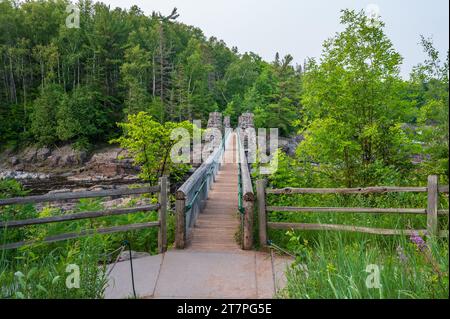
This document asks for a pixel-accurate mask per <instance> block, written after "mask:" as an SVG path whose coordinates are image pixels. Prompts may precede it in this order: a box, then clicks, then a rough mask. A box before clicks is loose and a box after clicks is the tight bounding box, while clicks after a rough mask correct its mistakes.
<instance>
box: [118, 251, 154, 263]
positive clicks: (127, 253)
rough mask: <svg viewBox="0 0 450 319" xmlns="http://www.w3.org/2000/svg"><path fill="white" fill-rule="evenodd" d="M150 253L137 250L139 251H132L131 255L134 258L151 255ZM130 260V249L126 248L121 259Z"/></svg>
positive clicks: (121, 254)
mask: <svg viewBox="0 0 450 319" xmlns="http://www.w3.org/2000/svg"><path fill="white" fill-rule="evenodd" d="M149 256H150V254H149V253H146V252H137V251H133V250H132V251H131V257H132V258H133V259H137V258H142V257H149ZM125 260H130V251H128V250H124V251H122V252H121V253H120V255H119V261H125Z"/></svg>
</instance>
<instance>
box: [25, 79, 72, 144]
mask: <svg viewBox="0 0 450 319" xmlns="http://www.w3.org/2000/svg"><path fill="white" fill-rule="evenodd" d="M64 97H65V96H64V95H63V92H62V90H61V88H60V87H59V86H58V85H49V86H47V87H45V88H43V89H42V90H41V92H40V95H39V97H38V98H37V99H36V100H35V101H34V103H33V111H32V114H31V132H32V133H33V136H34V137H35V138H36V140H37V141H38V142H39V143H41V144H43V145H50V144H53V143H55V142H56V141H57V140H58V134H57V132H56V130H55V127H57V117H56V114H57V112H58V109H59V106H60V102H61V99H63V98H64Z"/></svg>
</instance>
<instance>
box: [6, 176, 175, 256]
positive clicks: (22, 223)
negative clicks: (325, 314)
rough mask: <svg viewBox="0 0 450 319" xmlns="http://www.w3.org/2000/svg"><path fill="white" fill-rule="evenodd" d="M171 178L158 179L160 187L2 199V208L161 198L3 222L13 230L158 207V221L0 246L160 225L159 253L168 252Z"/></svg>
mask: <svg viewBox="0 0 450 319" xmlns="http://www.w3.org/2000/svg"><path fill="white" fill-rule="evenodd" d="M168 187H169V184H168V180H167V177H162V178H160V180H159V184H158V185H157V186H151V187H143V188H131V189H113V190H103V191H84V192H70V193H56V194H47V195H42V196H27V197H16V198H8V199H1V200H0V207H1V206H6V205H16V204H34V203H44V202H55V201H64V200H71V199H82V198H97V197H109V196H125V195H139V194H149V193H150V194H153V193H159V200H158V203H157V204H154V205H146V206H140V207H132V208H117V209H108V210H101V211H91V212H81V213H73V214H63V215H59V216H52V217H45V218H34V219H26V220H12V221H5V222H0V229H10V228H20V227H26V226H31V225H42V224H50V223H60V222H68V221H75V220H83V219H92V218H98V217H105V216H118V215H126V214H133V213H138V212H148V211H156V210H158V221H154V222H147V223H139V224H129V225H121V226H114V227H108V228H99V229H86V230H82V231H80V232H75V233H66V234H59V235H55V236H50V237H47V238H44V239H43V240H42V241H21V242H16V243H7V244H4V245H1V246H0V250H2V249H15V248H19V247H22V246H26V245H31V244H35V243H39V242H43V243H53V242H58V241H62V240H68V239H74V238H80V237H85V236H90V235H94V234H110V233H117V232H124V231H130V230H138V229H144V228H152V227H158V228H159V230H158V250H159V252H161V253H162V252H165V251H166V250H167V225H166V224H167V223H166V216H167V204H168V197H167V194H168Z"/></svg>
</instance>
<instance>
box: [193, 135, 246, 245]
mask: <svg viewBox="0 0 450 319" xmlns="http://www.w3.org/2000/svg"><path fill="white" fill-rule="evenodd" d="M238 214H239V213H238V165H237V161H236V135H235V134H233V135H232V136H231V138H230V139H229V142H228V145H227V146H226V149H225V154H224V163H223V165H222V166H221V169H220V171H219V173H218V174H217V177H216V181H215V183H214V184H213V186H212V189H211V191H210V193H209V197H208V200H207V201H206V206H205V209H204V210H203V212H202V213H200V214H199V216H198V218H197V222H196V224H195V227H194V229H193V233H192V238H191V242H190V245H189V246H188V250H195V251H235V250H239V249H240V247H239V246H238V244H237V242H236V239H235V234H236V233H237V231H238V230H239V215H238Z"/></svg>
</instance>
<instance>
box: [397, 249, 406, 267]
mask: <svg viewBox="0 0 450 319" xmlns="http://www.w3.org/2000/svg"><path fill="white" fill-rule="evenodd" d="M397 255H398V259H400V261H401V262H402V263H403V264H406V263H407V262H408V256H406V255H405V251H404V250H403V247H402V246H397Z"/></svg>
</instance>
